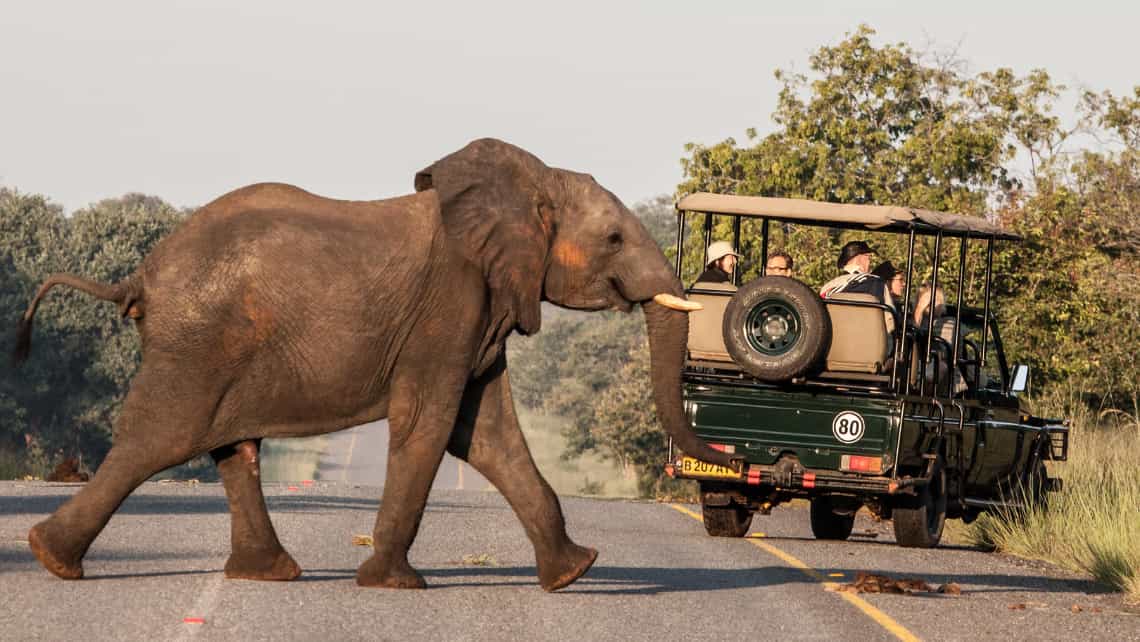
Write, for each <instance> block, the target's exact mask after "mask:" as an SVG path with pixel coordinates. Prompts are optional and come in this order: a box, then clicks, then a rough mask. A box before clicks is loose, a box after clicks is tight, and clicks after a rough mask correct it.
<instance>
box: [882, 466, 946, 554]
mask: <svg viewBox="0 0 1140 642" xmlns="http://www.w3.org/2000/svg"><path fill="white" fill-rule="evenodd" d="M892 512H893V517H894V522H895V541H897V542H898V543H899V546H905V547H907V548H934V547H935V546H938V542H939V540H941V539H942V527H943V526H945V525H946V471H945V469H944V467H943V465H942V459H941V458H939V460H938V461H937V462H935V464H934V474H933V475H932V476H931V478H930V483H929V484H927V485H926V486H923V487H922V488H920V489H919V490H918V496H917V497H915V498H913V499H911V500H910V501H908V502H906V503H905V504H901V505H899V506H896V507H895V508H894V511H892Z"/></svg>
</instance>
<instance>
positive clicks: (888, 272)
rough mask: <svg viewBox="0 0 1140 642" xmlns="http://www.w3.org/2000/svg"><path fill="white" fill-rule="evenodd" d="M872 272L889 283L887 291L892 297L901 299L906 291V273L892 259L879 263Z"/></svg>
mask: <svg viewBox="0 0 1140 642" xmlns="http://www.w3.org/2000/svg"><path fill="white" fill-rule="evenodd" d="M871 274H874V275H875V276H877V277H879V278H880V279H882V280H883V282H884V283H886V284H887V291H889V292H890V293H891V298H893V299H901V298H902V296H903V294H905V293H906V273H905V272H903V271H902V270H901V269H899V267H898V266H897V265H895V264H894V263H891V261H890V259H888V260H886V261H883V262H882V263H880V264H879V265H877V266H876V267H875V269H873V270H871Z"/></svg>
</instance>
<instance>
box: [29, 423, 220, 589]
mask: <svg viewBox="0 0 1140 642" xmlns="http://www.w3.org/2000/svg"><path fill="white" fill-rule="evenodd" d="M197 454H199V453H195V452H192V451H188V450H185V451H184V450H178V451H174V452H158V453H156V452H155V451H154V449H146V448H137V447H134V446H133V445H127V444H123V445H116V446H114V447H112V448H111V450H110V452H108V453H107V456H106V457H105V458H104V459H103V463H102V464H100V465H99V468H98V470H97V471H96V472H95V476H94V477H93V478H92V479H91V481H89V482H88V483H87V485H85V486H84V487H83V488H82V489H80V491H79V492H78V493H76V494H75V496H74V497H72V498H71V499H69V500H68V501H67V502H65V503H64V504H63V505H62V506H60V507H59V508H58V509H57V510H56V511H55V513H53V514H52V515H51V516H50V517H48V518H47V519H45V520H43V521H42V522H40V523H38V524H36V525H35V526H33V527H32V528H31V530H30V531H29V532H28V544H29V545H30V546H31V549H32V553H34V554H35V556H36V559H38V560H39V562H40V564H42V565H43V567H44V568H46V569H47V570H48V571H50V572H51V573H52V574H53V575H55V576H57V577H60V578H63V579H65V580H77V579H80V578H82V577H83V556H84V555H86V554H87V549H88V548H90V546H91V543H92V542H94V541H95V538H96V537H98V535H99V533H100V532H102V530H103V527H104V526H106V525H107V522H108V521H109V520H110V519H111V515H112V514H114V512H115V511H116V510H117V509H118V508H119V505H120V504H122V503H123V500H125V499H126V498H127V495H129V494H130V493H131V491H133V490H134V489H135V488H138V486H139V485H140V484H142V483H143V482H144V481H146V480H147V479H148V478H150V477H151V476H152V475H154V474H156V473H158V472H160V471H162V470H165V469H167V468H170V467H171V466H177V465H178V464H182V463H185V462H187V461H189V460H190V459H192V458H193V457H194V456H196V455H197Z"/></svg>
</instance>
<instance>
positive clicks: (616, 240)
mask: <svg viewBox="0 0 1140 642" xmlns="http://www.w3.org/2000/svg"><path fill="white" fill-rule="evenodd" d="M606 241H607V242H608V243H609V244H610V246H612V247H620V246H621V232H610V234H609V236H607V237H606Z"/></svg>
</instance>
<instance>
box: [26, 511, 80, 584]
mask: <svg viewBox="0 0 1140 642" xmlns="http://www.w3.org/2000/svg"><path fill="white" fill-rule="evenodd" d="M28 545H29V546H30V547H31V548H32V553H33V554H34V555H35V556H36V559H37V560H39V561H40V564H42V565H43V567H44V568H46V569H47V570H48V571H50V572H51V574H52V575H55V576H56V577H58V578H61V579H65V580H78V579H81V578H82V577H83V564H82V562H81V561H80V560H79V559H69V556H67V555H63V554H61V553H59V551H58V547H56V546H53V544H52V537H51V535H50V534H49V533H48V528H47V522H40V523H39V524H36V525H35V526H33V527H32V529H31V530H30V531H28ZM70 557H74V556H70Z"/></svg>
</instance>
